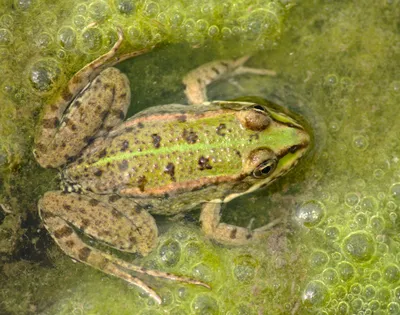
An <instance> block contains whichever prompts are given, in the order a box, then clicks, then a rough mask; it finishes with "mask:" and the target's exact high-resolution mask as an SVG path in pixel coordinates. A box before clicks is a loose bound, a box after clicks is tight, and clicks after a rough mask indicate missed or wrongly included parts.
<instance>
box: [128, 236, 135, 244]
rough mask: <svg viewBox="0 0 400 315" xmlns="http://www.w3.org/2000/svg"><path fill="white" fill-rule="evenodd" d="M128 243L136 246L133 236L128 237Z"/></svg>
mask: <svg viewBox="0 0 400 315" xmlns="http://www.w3.org/2000/svg"><path fill="white" fill-rule="evenodd" d="M129 242H130V243H131V244H136V243H137V240H136V238H135V237H134V236H130V237H129Z"/></svg>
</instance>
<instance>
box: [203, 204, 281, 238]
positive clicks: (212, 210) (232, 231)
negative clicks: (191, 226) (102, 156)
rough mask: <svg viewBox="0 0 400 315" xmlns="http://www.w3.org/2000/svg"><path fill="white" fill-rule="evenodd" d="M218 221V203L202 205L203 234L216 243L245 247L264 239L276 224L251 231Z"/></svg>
mask: <svg viewBox="0 0 400 315" xmlns="http://www.w3.org/2000/svg"><path fill="white" fill-rule="evenodd" d="M220 219H221V204H220V203H211V202H209V203H206V204H204V205H203V207H202V210H201V215H200V221H201V226H202V229H203V232H204V233H205V234H206V235H207V236H208V237H210V238H212V239H214V240H216V241H217V242H219V243H222V244H228V245H245V244H249V243H251V242H254V241H257V240H261V239H264V238H265V236H266V235H267V233H268V230H270V229H271V227H272V226H274V225H275V224H276V223H277V222H271V224H268V225H265V226H262V227H260V228H257V229H254V230H252V229H250V228H245V227H240V226H236V225H231V224H227V223H223V222H220Z"/></svg>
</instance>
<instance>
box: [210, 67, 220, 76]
mask: <svg viewBox="0 0 400 315" xmlns="http://www.w3.org/2000/svg"><path fill="white" fill-rule="evenodd" d="M211 70H212V71H214V72H215V73H216V74H220V72H219V70H218V69H217V68H215V67H212V68H211Z"/></svg>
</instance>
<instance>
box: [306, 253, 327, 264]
mask: <svg viewBox="0 0 400 315" xmlns="http://www.w3.org/2000/svg"><path fill="white" fill-rule="evenodd" d="M328 262H329V256H328V254H327V253H325V252H323V251H315V252H313V253H312V254H311V257H310V264H311V267H312V268H322V267H324V266H325V265H326V264H327V263H328Z"/></svg>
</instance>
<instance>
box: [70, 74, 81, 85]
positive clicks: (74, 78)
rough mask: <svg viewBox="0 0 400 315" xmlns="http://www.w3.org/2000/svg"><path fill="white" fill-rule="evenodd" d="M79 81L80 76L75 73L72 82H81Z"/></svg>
mask: <svg viewBox="0 0 400 315" xmlns="http://www.w3.org/2000/svg"><path fill="white" fill-rule="evenodd" d="M81 82H82V76H79V75H75V76H74V77H73V78H72V83H73V84H79V83H81Z"/></svg>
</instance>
